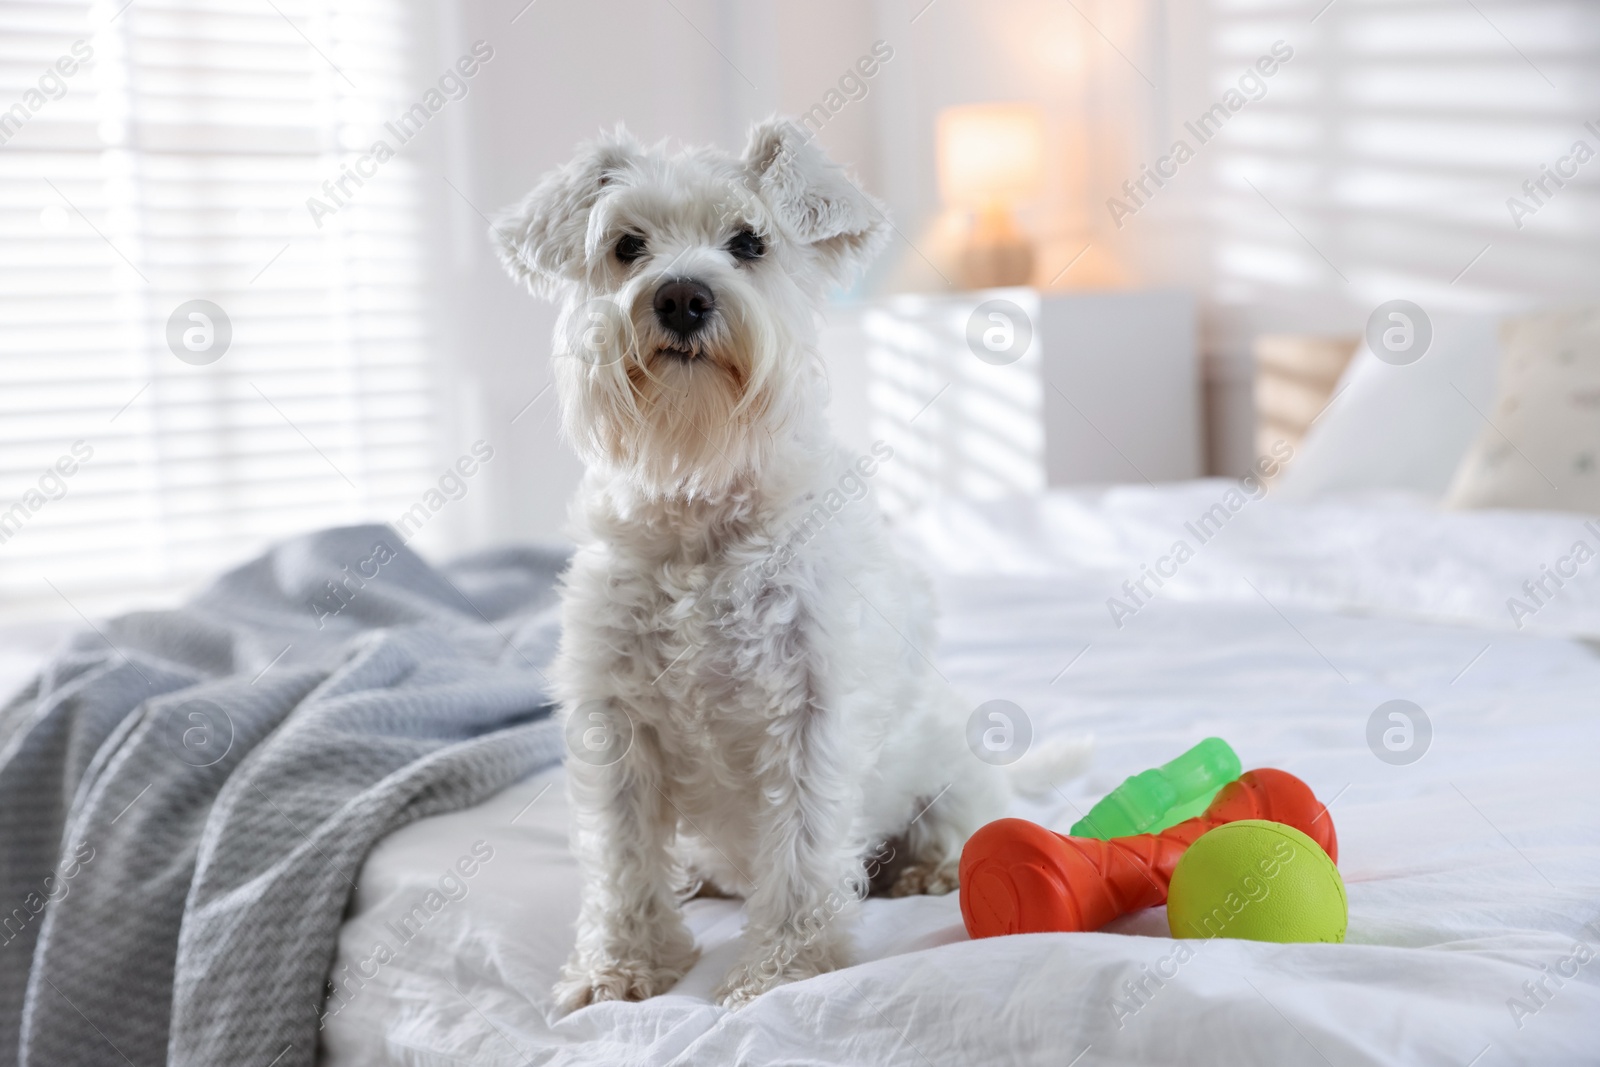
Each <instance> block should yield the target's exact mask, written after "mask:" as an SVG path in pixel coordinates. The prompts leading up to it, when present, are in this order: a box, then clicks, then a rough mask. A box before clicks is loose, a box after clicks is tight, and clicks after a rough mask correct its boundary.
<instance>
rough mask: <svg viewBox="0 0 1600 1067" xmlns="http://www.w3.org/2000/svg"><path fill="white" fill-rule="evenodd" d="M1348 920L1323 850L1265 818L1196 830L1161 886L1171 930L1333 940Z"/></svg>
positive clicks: (1273, 938)
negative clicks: (1165, 889) (1165, 884)
mask: <svg viewBox="0 0 1600 1067" xmlns="http://www.w3.org/2000/svg"><path fill="white" fill-rule="evenodd" d="M1348 921H1349V906H1348V904H1347V902H1346V900H1345V895H1344V879H1343V878H1340V877H1339V868H1337V867H1335V866H1334V865H1333V861H1332V860H1330V859H1329V858H1328V854H1327V853H1326V852H1324V851H1322V848H1321V847H1320V846H1319V845H1318V844H1317V843H1316V842H1315V841H1313V840H1311V838H1309V837H1307V836H1306V835H1305V834H1303V833H1301V832H1300V831H1299V830H1296V829H1295V828H1294V827H1292V826H1285V825H1283V824H1282V823H1276V822H1268V821H1266V820H1265V819H1241V820H1240V821H1238V822H1230V823H1224V824H1222V825H1221V826H1218V827H1217V828H1216V829H1214V830H1210V831H1207V832H1206V833H1205V834H1203V835H1201V836H1200V837H1199V838H1198V839H1197V840H1196V841H1195V843H1194V844H1192V845H1190V846H1189V850H1188V851H1187V852H1185V853H1184V854H1183V858H1182V859H1180V860H1179V861H1178V866H1177V869H1176V870H1174V871H1173V872H1172V885H1171V887H1170V888H1169V890H1168V892H1167V928H1168V929H1169V930H1171V931H1172V936H1173V937H1239V938H1244V939H1246V940H1249V941H1276V942H1279V943H1281V944H1287V943H1290V942H1297V941H1331V942H1340V941H1343V940H1344V932H1345V925H1346V924H1347V922H1348Z"/></svg>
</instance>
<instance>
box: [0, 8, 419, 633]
mask: <svg viewBox="0 0 1600 1067" xmlns="http://www.w3.org/2000/svg"><path fill="white" fill-rule="evenodd" d="M407 12H408V8H407V6H406V5H400V4H393V3H383V2H378V0H336V2H332V3H321V2H314V0H249V2H242V0H137V2H136V3H126V0H114V2H95V3H70V2H67V3H60V2H55V3H51V2H30V0H8V2H7V3H6V4H5V5H4V6H3V7H0V279H3V281H0V612H4V613H5V614H9V615H12V616H16V615H28V614H34V615H37V614H41V613H46V612H49V613H55V614H61V613H66V614H71V613H72V612H73V611H74V610H77V611H82V612H84V613H87V614H90V615H93V614H95V613H97V612H103V611H107V610H113V609H116V608H120V607H124V606H127V605H128V604H130V603H143V602H147V601H149V600H151V599H154V598H159V599H161V600H164V601H171V600H172V599H174V598H175V596H176V595H177V594H178V593H179V592H181V591H183V590H185V589H187V588H189V587H192V586H193V585H194V584H195V583H196V582H197V581H198V580H200V579H202V578H204V577H206V576H209V575H211V574H213V573H215V572H216V571H217V570H218V569H219V568H221V567H222V566H225V565H227V564H229V563H233V562H238V561H240V560H243V559H245V558H247V557H248V556H249V555H251V554H252V553H254V552H256V551H258V550H259V549H260V548H261V547H262V546H263V545H264V544H265V543H267V542H268V541H270V540H273V539H275V538H278V537H282V536H284V535H287V534H291V533H295V532H297V531H301V530H305V529H310V528H316V527H324V526H329V525H335V524H339V523H344V522H353V521H363V520H369V519H380V520H381V519H385V518H393V517H394V516H396V515H398V514H400V513H402V512H403V511H404V510H405V509H406V507H407V506H409V504H411V503H412V500H411V499H410V498H411V497H414V496H415V493H416V487H417V486H418V485H419V484H425V483H426V482H427V481H428V480H429V478H430V477H431V475H430V464H431V462H432V456H433V447H434V439H433V437H434V405H433V404H432V402H431V399H430V398H431V388H430V373H431V371H430V364H429V360H428V355H427V353H428V345H427V336H426V326H425V319H424V311H423V309H424V308H425V307H426V301H425V299H424V297H425V292H424V289H425V285H424V257H423V253H422V248H423V235H422V233H421V232H420V231H421V228H422V223H421V221H420V220H421V218H422V217H423V216H422V212H421V211H420V210H419V205H418V200H419V197H420V192H419V182H418V173H417V169H416V166H417V165H416V163H415V161H413V160H408V159H407V158H406V155H405V153H404V151H401V152H399V153H398V154H397V155H396V156H395V157H394V158H391V159H386V160H384V161H383V162H381V163H373V162H371V161H370V160H369V161H368V162H366V163H365V164H364V165H363V166H362V168H361V169H362V171H363V172H364V173H366V174H367V176H366V177H365V178H364V179H363V178H361V177H360V175H355V177H351V175H352V174H353V170H352V168H353V167H354V166H355V165H356V163H357V162H358V161H360V159H361V158H362V157H363V155H364V154H365V153H367V151H368V149H369V148H370V147H371V146H372V145H373V143H374V141H375V140H376V139H377V138H378V137H379V135H380V132H381V131H382V129H383V125H384V123H385V122H388V121H391V120H392V119H393V118H394V116H396V115H398V114H400V113H401V112H402V111H404V110H405V107H406V104H407V103H408V101H406V99H405V98H406V97H407V95H408V93H411V92H412V90H413V88H414V87H413V85H412V81H413V79H412V78H411V77H410V76H409V65H408V64H409V57H410V53H409V49H410V44H411V41H412V40H413V34H414V30H413V27H412V25H411V23H410V16H409V15H408V13H407ZM339 193H342V194H343V195H336V194H339ZM311 198H316V199H317V201H319V202H320V203H321V205H322V206H323V207H324V208H330V209H331V210H321V209H319V210H316V211H313V210H311V208H310V207H308V203H307V202H308V200H309V199H311ZM196 301H203V302H205V303H194V302H196Z"/></svg>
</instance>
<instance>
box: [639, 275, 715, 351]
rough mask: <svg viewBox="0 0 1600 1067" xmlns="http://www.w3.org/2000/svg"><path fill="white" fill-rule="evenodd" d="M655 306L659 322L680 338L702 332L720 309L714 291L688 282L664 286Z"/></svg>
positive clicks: (684, 280) (696, 283)
mask: <svg viewBox="0 0 1600 1067" xmlns="http://www.w3.org/2000/svg"><path fill="white" fill-rule="evenodd" d="M653 303H654V306H655V309H656V321H658V322H660V323H661V325H663V326H665V327H666V328H667V329H669V330H671V331H672V332H673V333H675V334H677V335H678V336H679V337H688V336H689V335H690V334H693V333H696V332H698V331H699V330H700V328H701V327H702V326H704V325H705V324H706V319H707V318H708V317H709V316H710V315H711V309H712V308H713V307H715V306H716V301H714V300H713V299H712V297H711V290H710V289H708V288H706V287H705V286H703V285H701V284H700V283H699V282H697V281H692V280H690V279H688V278H673V279H672V280H671V281H668V282H663V283H662V284H661V288H659V289H657V290H656V296H655V300H654V302H653Z"/></svg>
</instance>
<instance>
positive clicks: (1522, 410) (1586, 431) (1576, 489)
mask: <svg viewBox="0 0 1600 1067" xmlns="http://www.w3.org/2000/svg"><path fill="white" fill-rule="evenodd" d="M1500 337H1501V341H1502V343H1503V347H1504V349H1505V359H1504V362H1503V363H1502V364H1501V369H1500V389H1499V397H1498V399H1497V400H1496V401H1495V405H1494V408H1493V409H1492V410H1488V409H1486V411H1487V412H1488V415H1489V417H1490V418H1491V419H1492V420H1493V425H1492V426H1490V425H1485V426H1483V427H1482V429H1481V430H1480V432H1479V433H1478V436H1477V440H1476V441H1475V442H1474V443H1473V445H1472V449H1471V451H1469V452H1468V453H1467V455H1466V458H1465V459H1463V460H1462V461H1461V467H1460V469H1459V470H1458V471H1456V477H1455V483H1454V484H1453V485H1452V486H1451V488H1450V496H1449V499H1448V501H1447V503H1448V504H1449V505H1450V506H1451V507H1459V508H1542V509H1546V510H1560V511H1587V512H1600V306H1596V307H1584V308H1573V309H1568V310H1564V311H1549V312H1545V313H1544V314H1540V315H1529V316H1527V317H1526V318H1520V319H1510V320H1507V322H1506V324H1505V326H1504V327H1502V329H1501V331H1500Z"/></svg>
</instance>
